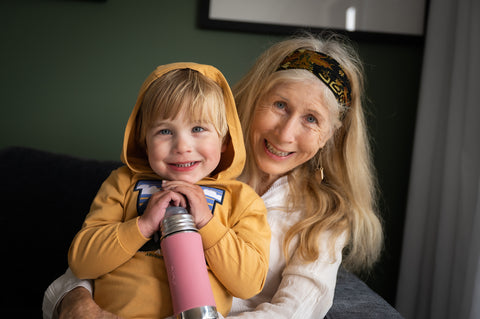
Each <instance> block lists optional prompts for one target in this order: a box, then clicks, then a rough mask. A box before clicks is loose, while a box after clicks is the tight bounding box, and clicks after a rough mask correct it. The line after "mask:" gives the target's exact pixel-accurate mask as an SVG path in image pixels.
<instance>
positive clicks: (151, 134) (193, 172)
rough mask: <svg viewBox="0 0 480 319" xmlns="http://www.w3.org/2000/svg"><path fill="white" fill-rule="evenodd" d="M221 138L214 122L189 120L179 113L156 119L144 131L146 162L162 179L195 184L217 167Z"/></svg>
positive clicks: (221, 148) (220, 150)
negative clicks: (173, 116)
mask: <svg viewBox="0 0 480 319" xmlns="http://www.w3.org/2000/svg"><path fill="white" fill-rule="evenodd" d="M222 140H223V139H222V138H221V137H220V136H219V135H218V133H217V131H216V130H215V127H214V126H213V124H211V123H198V122H192V121H190V120H188V119H186V118H185V116H184V115H183V114H179V115H178V116H177V118H175V119H169V120H159V121H157V122H155V123H154V125H153V126H152V127H151V128H150V129H149V130H148V131H147V136H146V143H147V155H148V161H149V163H150V167H151V168H152V169H153V171H154V172H155V173H156V174H157V175H159V176H160V177H162V178H163V179H167V180H172V181H175V180H176V181H185V182H190V183H196V182H198V181H199V180H201V179H202V178H204V177H206V176H208V175H209V174H210V173H211V172H212V171H213V170H214V169H215V168H216V167H217V166H218V163H219V162H220V156H221V153H222V151H223V147H222V144H223V143H222Z"/></svg>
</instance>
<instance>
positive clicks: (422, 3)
mask: <svg viewBox="0 0 480 319" xmlns="http://www.w3.org/2000/svg"><path fill="white" fill-rule="evenodd" d="M427 9H428V0H402V1H398V0H295V1H293V0H241V1H239V0H199V10H198V23H199V26H200V27H201V28H206V29H221V30H230V31H244V32H255V33H266V34H292V33H295V32H296V31H297V30H300V29H303V30H308V31H311V32H321V31H323V30H332V31H335V32H339V33H345V34H347V35H348V36H349V37H351V38H353V39H362V38H363V39H365V38H369V39H372V38H376V39H383V40H413V41H415V40H421V39H423V37H424V33H425V26H426V19H427V12H428V10H427Z"/></svg>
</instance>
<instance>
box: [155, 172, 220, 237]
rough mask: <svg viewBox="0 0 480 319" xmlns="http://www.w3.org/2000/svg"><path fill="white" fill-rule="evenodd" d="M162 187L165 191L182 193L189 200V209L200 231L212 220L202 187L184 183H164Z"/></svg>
mask: <svg viewBox="0 0 480 319" xmlns="http://www.w3.org/2000/svg"><path fill="white" fill-rule="evenodd" d="M162 187H163V189H165V190H172V191H174V192H177V193H180V194H182V195H184V196H185V197H186V198H187V201H188V209H189V211H190V214H192V216H193V219H194V221H195V225H196V226H197V228H198V229H200V228H202V227H203V226H205V225H206V224H207V223H208V222H209V221H210V219H212V213H211V212H210V209H209V208H208V203H207V199H206V198H205V193H204V192H203V189H202V188H201V187H200V186H198V185H195V184H191V183H187V182H183V181H163V183H162Z"/></svg>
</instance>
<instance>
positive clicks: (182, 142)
mask: <svg viewBox="0 0 480 319" xmlns="http://www.w3.org/2000/svg"><path fill="white" fill-rule="evenodd" d="M174 151H175V152H177V153H185V152H191V151H192V141H191V140H190V139H189V138H186V137H178V138H177V139H176V141H175V148H174Z"/></svg>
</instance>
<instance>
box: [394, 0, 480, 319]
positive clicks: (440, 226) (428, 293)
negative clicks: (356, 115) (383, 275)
mask: <svg viewBox="0 0 480 319" xmlns="http://www.w3.org/2000/svg"><path fill="white" fill-rule="evenodd" d="M429 2H430V7H429V17H428V25H427V33H426V42H425V55H424V62H423V70H422V81H421V88H420V100H419V106H418V108H419V110H418V114H417V124H416V132H415V142H414V150H413V159H412V171H411V177H410V187H409V197H408V205H407V216H406V222H405V232H404V240H403V252H402V259H401V265H400V277H399V282H398V283H399V284H398V291H397V302H396V308H397V309H398V310H399V311H400V313H402V314H403V316H404V317H405V318H407V319H417V318H418V319H426V318H435V319H442V318H452V319H457V318H462V319H463V318H480V0H430V1H429Z"/></svg>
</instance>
